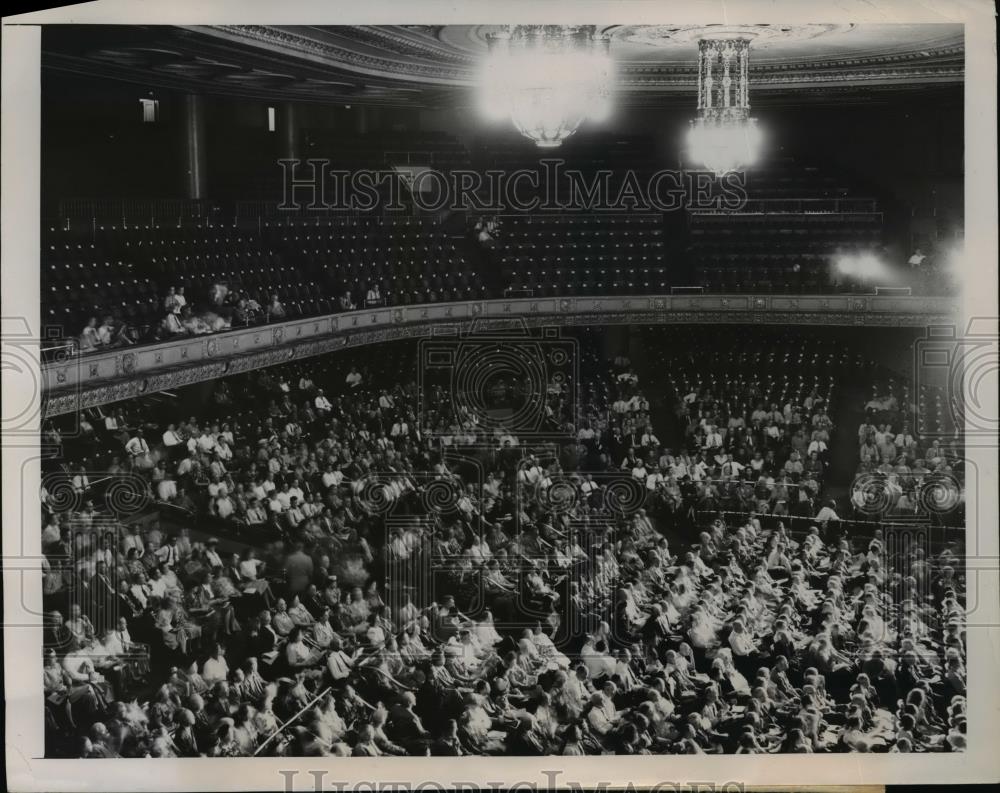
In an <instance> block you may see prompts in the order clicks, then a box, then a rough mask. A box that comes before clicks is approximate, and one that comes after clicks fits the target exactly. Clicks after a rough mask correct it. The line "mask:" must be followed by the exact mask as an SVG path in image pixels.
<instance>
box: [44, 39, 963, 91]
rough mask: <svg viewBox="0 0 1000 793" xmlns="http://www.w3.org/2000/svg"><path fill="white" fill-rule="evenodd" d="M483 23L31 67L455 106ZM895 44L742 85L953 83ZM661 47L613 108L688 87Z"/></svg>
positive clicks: (941, 62)
mask: <svg viewBox="0 0 1000 793" xmlns="http://www.w3.org/2000/svg"><path fill="white" fill-rule="evenodd" d="M490 27H491V26H480V27H479V28H472V27H470V28H469V29H468V31H467V32H463V31H458V32H459V33H461V34H462V35H460V36H459V37H458V39H457V40H455V39H452V40H449V39H448V38H447V33H446V31H447V30H448V28H447V27H446V26H436V27H432V28H430V29H425V28H418V27H416V26H384V27H378V26H343V27H331V28H321V27H312V28H309V27H299V28H281V27H274V26H266V25H220V26H190V27H165V28H163V29H162V30H159V31H157V32H156V34H155V38H153V39H149V40H144V41H141V42H137V41H135V40H122V41H121V42H117V41H114V40H112V41H108V40H107V37H104V38H101V39H100V41H98V42H96V43H95V45H94V47H93V48H92V49H89V50H88V49H87V48H86V47H85V46H79V45H76V44H74V41H75V40H73V39H69V40H60V41H61V42H62V43H61V44H59V43H56V44H53V45H52V46H53V47H54V49H51V50H45V51H43V60H42V63H43V66H45V67H46V68H50V69H56V70H63V71H68V72H73V73H77V74H89V75H91V76H95V77H99V78H107V79H115V80H121V81H126V82H131V83H136V84H142V85H149V86H151V87H156V88H164V89H173V90H181V91H192V92H205V93H212V94H221V95H228V96H234V97H240V98H257V99H261V98H265V99H268V100H270V99H296V100H300V101H306V102H317V101H319V102H324V101H325V102H336V103H341V102H344V103H353V102H356V103H358V104H367V105H371V106H380V107H399V106H402V105H404V104H405V105H409V106H414V105H418V106H425V107H447V106H454V105H455V104H456V102H457V103H458V104H459V105H460V106H464V105H465V104H466V103H467V102H466V99H467V98H466V97H464V96H463V95H460V94H458V93H457V92H462V91H467V90H468V89H470V88H471V87H473V86H475V85H476V83H477V80H478V68H477V63H478V59H479V58H480V57H481V55H482V52H480V48H484V47H485V43H484V41H479V40H477V39H476V38H475V35H477V34H476V31H477V30H480V29H482V30H487V29H490ZM611 29H613V28H611ZM453 36H454V31H453ZM86 43H87V42H86V40H85V39H81V44H82V45H86ZM60 46H61V47H62V49H60V48H59V47H60ZM630 46H633V47H634V46H636V45H630ZM683 46H685V47H687V46H688V45H687V44H684V45H683ZM906 46H907V47H909V49H906V50H900V48H899V45H896V46H895V47H894V48H893V49H892V51H888V52H872V53H870V54H865V53H862V54H857V53H850V54H848V55H846V56H845V57H825V58H811V59H809V58H795V59H793V60H791V61H777V60H767V59H761V58H757V59H755V60H754V62H753V64H752V65H751V73H752V80H753V90H754V92H755V93H757V94H758V95H765V96H766V95H767V94H768V93H773V92H780V91H788V92H789V97H788V101H789V102H790V103H793V104H794V101H795V99H796V97H795V96H794V95H791V94H792V92H794V91H803V92H804V91H807V90H809V89H810V88H815V87H819V86H822V87H823V88H824V89H825V90H828V91H831V92H834V91H836V92H838V94H839V95H840V96H843V94H844V91H845V89H846V90H850V89H852V88H854V89H857V90H859V91H869V90H871V89H872V88H875V87H878V89H879V90H883V91H887V92H888V91H895V90H897V89H900V88H907V87H910V88H920V87H923V86H926V85H930V84H937V85H943V84H949V83H956V84H957V83H960V82H961V81H962V80H963V79H964V48H963V47H962V46H961V42H960V41H951V40H946V41H945V42H944V43H943V44H942V42H941V40H940V39H938V40H937V41H929V42H928V46H927V47H925V48H923V49H921V48H920V46H921V43H920V42H911V43H908V44H907V45H906ZM676 47H677V45H674V48H675V49H676ZM649 49H650V50H651V51H653V49H654V48H653V46H652V45H651V46H650V48H649ZM484 51H485V49H483V52H484ZM765 53H766V50H765ZM669 55H670V57H671V60H670V61H668V62H653V63H646V62H643V61H641V60H629V59H628V57H624V58H621V56H620V60H619V62H618V76H617V80H616V83H617V86H618V90H619V91H620V101H621V103H622V105H623V106H633V107H634V106H640V107H641V106H644V104H645V103H647V102H648V101H649V98H648V96H644V94H648V93H649V92H653V91H659V92H662V93H663V94H664V95H669V96H670V97H671V98H672V97H673V95H674V94H677V95H680V94H682V93H685V92H687V91H689V90H691V88H692V86H693V85H694V83H695V80H696V59H694V58H690V59H688V58H681V57H679V54H677V53H673V52H671V53H669ZM394 56H395V57H394ZM469 101H471V100H469Z"/></svg>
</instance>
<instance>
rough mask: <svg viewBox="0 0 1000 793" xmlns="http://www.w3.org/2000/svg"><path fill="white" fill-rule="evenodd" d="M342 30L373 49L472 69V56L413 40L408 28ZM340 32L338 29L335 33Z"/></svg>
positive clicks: (435, 43) (349, 27)
mask: <svg viewBox="0 0 1000 793" xmlns="http://www.w3.org/2000/svg"><path fill="white" fill-rule="evenodd" d="M342 29H343V30H349V31H351V38H353V39H354V40H355V41H360V42H362V43H364V44H369V45H371V46H374V47H382V48H385V49H388V50H391V51H392V52H396V53H398V54H400V55H413V56H433V57H436V58H444V59H446V60H449V61H452V62H454V63H460V64H467V65H468V66H469V67H471V68H474V67H475V64H476V59H475V57H474V56H473V55H471V54H469V55H466V54H463V53H461V52H458V51H457V50H455V49H454V48H449V47H448V45H447V44H444V43H442V42H440V41H437V39H436V38H432V39H429V38H427V37H420V38H414V37H413V36H412V34H411V35H407V34H409V33H411V31H410V30H409V28H406V27H399V26H396V25H392V26H385V25H346V26H344V28H342ZM337 32H338V33H339V32H340V29H338V31H337Z"/></svg>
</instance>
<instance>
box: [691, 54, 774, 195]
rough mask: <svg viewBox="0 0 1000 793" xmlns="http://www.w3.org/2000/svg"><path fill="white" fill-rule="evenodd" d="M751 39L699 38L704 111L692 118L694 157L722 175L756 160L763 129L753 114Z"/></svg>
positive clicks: (700, 106) (700, 97) (700, 101)
mask: <svg viewBox="0 0 1000 793" xmlns="http://www.w3.org/2000/svg"><path fill="white" fill-rule="evenodd" d="M749 72H750V39H749V38H743V37H733V38H717V39H701V40H700V41H699V42H698V117H697V118H695V119H692V120H691V128H690V130H689V131H688V147H689V151H690V154H691V157H692V158H693V159H694V160H695V161H697V162H699V163H701V164H702V165H704V166H705V167H706V168H708V169H709V170H711V171H714V172H715V173H716V174H717V175H719V176H722V175H723V174H726V173H729V172H730V171H738V170H742V169H743V168H745V167H747V166H749V165H753V164H754V163H755V162H756V161H757V158H758V157H759V155H760V143H761V134H760V130H759V129H758V127H757V119H755V118H751V117H750V79H749Z"/></svg>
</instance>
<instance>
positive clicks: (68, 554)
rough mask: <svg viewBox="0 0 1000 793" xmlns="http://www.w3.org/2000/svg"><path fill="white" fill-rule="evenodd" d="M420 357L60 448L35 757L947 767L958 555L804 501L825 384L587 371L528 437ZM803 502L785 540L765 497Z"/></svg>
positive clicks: (248, 396)
mask: <svg viewBox="0 0 1000 793" xmlns="http://www.w3.org/2000/svg"><path fill="white" fill-rule="evenodd" d="M592 341H593V340H591V342H592ZM580 347H581V348H583V349H585V350H588V351H591V350H596V349H601V346H600V345H599V344H596V343H587V344H581V345H580ZM414 359H415V356H414V348H413V344H412V343H410V342H405V343H399V344H397V345H383V347H382V348H380V354H379V356H378V357H377V358H373V357H372V356H371V350H370V349H359V350H356V351H345V352H344V353H340V354H338V355H336V356H328V357H327V358H319V359H313V360H309V361H303V362H298V363H295V364H290V365H284V366H278V367H273V368H270V369H264V370H261V371H258V372H252V373H249V374H245V375H239V376H236V377H232V378H228V379H226V380H223V381H221V382H219V383H218V384H215V386H214V387H213V389H212V391H211V398H210V399H209V400H208V402H201V403H197V402H189V401H185V400H184V399H183V398H181V399H178V400H177V402H176V403H173V402H171V401H170V400H168V399H166V398H164V399H158V400H149V399H147V400H145V401H143V400H138V401H134V402H131V403H125V404H121V405H115V406H108V407H105V408H104V409H101V410H99V411H90V412H85V413H81V414H79V416H77V417H75V418H76V419H78V424H77V427H76V430H77V431H76V432H75V433H74V435H75V437H70V434H69V433H66V437H60V433H61V432H64V431H65V430H64V429H61V428H60V426H59V424H58V423H55V422H54V423H53V424H51V425H50V426H49V427H47V429H46V432H47V433H48V434H49V436H50V438H57V437H58V438H59V439H60V440H61V441H63V447H62V448H63V452H62V457H61V458H60V459H58V460H56V461H54V466H55V467H54V469H53V470H54V473H53V474H52V475H51V476H46V477H45V478H44V479H43V485H44V487H43V491H42V521H43V529H42V545H43V550H44V552H45V554H46V562H45V571H44V572H45V606H46V610H47V618H46V642H45V656H44V661H43V680H44V685H45V695H46V705H45V708H46V718H47V740H48V743H47V753H49V754H51V755H52V756H69V757H86V758H102V757H115V756H122V757H194V756H208V757H232V756H253V755H258V756H262V755H268V756H273V755H285V756H346V755H354V756H382V755H442V756H454V755H500V754H508V755H510V754H513V755H548V754H564V755H585V754H602V753H615V754H642V753H656V754H659V753H741V754H742V753H761V752H843V751H861V752H866V751H875V752H883V751H889V752H924V751H961V750H962V748H963V747H964V744H965V727H966V719H965V710H966V704H965V675H966V672H965V648H964V642H965V632H964V631H965V629H964V618H963V608H964V602H965V600H964V598H965V591H964V577H963V574H962V570H963V569H964V561H963V557H962V553H963V549H962V547H961V544H960V543H958V544H955V543H952V544H947V545H945V546H943V547H940V548H939V547H934V548H924V547H913V546H911V545H900V544H898V543H894V542H892V538H891V532H892V531H894V528H893V527H891V526H883V525H882V524H879V523H875V524H869V525H867V526H866V527H865V528H866V530H867V531H866V533H862V532H861V531H859V530H858V527H857V526H856V525H852V524H848V523H846V522H844V521H841V520H840V518H839V517H838V516H837V515H836V510H835V509H833V508H831V506H830V504H828V503H823V502H822V501H821V500H819V499H818V498H816V497H817V496H819V495H820V493H821V491H820V488H821V487H822V483H823V473H822V471H823V469H822V467H820V468H814V469H807V468H806V465H805V463H803V462H801V461H800V459H799V458H798V457H796V454H797V449H796V447H795V444H794V443H793V442H792V440H790V439H789V435H790V436H791V438H796V437H797V436H798V435H799V434H800V433H801V434H804V435H805V438H806V441H807V444H806V452H807V454H806V455H805V457H806V459H807V460H810V461H811V460H812V459H813V456H814V455H815V458H816V459H817V460H820V461H824V460H825V459H827V455H828V452H829V446H830V445H831V444H833V443H840V442H842V441H843V440H844V439H842V438H839V437H838V438H837V439H836V440H834V439H833V438H832V437H831V436H832V434H833V430H834V427H833V424H832V420H831V419H830V413H829V408H830V403H831V400H830V396H831V394H830V389H829V388H828V387H826V386H825V384H820V385H819V386H817V387H816V388H815V389H813V388H809V389H808V390H805V391H803V392H802V393H801V394H798V393H796V394H795V395H794V398H792V395H789V400H788V402H787V404H786V403H784V402H778V403H775V404H774V405H772V403H771V401H770V400H769V399H767V398H762V399H755V398H754V396H753V395H754V393H755V392H756V391H757V390H758V389H757V386H755V385H754V383H753V381H752V379H751V380H747V381H746V382H744V383H743V384H742V385H735V384H734V385H731V386H726V385H720V384H716V385H712V384H711V383H707V382H701V381H697V382H696V381H695V380H680V379H679V380H678V381H677V386H678V387H677V388H676V391H677V393H678V395H679V397H680V399H679V402H680V403H681V404H679V405H678V407H679V408H680V410H679V411H678V414H677V415H675V414H674V412H673V411H671V410H670V409H669V407H667V408H666V409H663V408H662V407H658V405H661V400H660V397H659V394H658V393H656V392H657V390H658V388H659V386H658V385H656V384H654V383H653V382H651V381H650V382H646V381H647V380H648V379H649V373H648V370H646V369H642V368H641V367H636V366H633V364H632V362H631V361H629V360H628V358H627V357H626V356H623V355H619V356H618V357H617V358H615V359H613V360H604V359H602V358H599V357H598V356H597V355H596V354H595V353H593V352H585V353H584V354H583V359H582V360H581V362H580V377H581V380H582V382H581V385H582V388H579V389H576V390H575V391H573V390H571V389H570V388H569V387H568V386H567V384H566V383H565V382H563V381H561V380H559V379H553V381H552V382H550V383H549V384H548V386H547V387H546V388H545V396H544V398H543V400H542V401H541V403H540V410H541V411H542V413H541V415H542V417H543V421H544V422H546V426H547V427H548V428H549V429H551V431H552V433H553V435H554V436H556V437H563V438H564V441H563V442H561V443H541V442H538V441H537V440H535V439H533V438H532V437H529V436H528V435H527V434H526V433H525V432H524V431H523V428H521V427H519V426H518V425H517V424H516V423H515V421H514V418H512V415H513V413H516V411H507V412H505V411H504V410H502V409H500V408H502V407H503V406H504V405H506V403H505V402H503V403H500V408H497V405H494V408H497V409H494V410H482V409H480V404H479V402H477V401H475V400H470V401H468V402H465V401H463V400H462V399H455V398H454V395H451V396H449V395H448V394H447V393H442V392H441V391H434V390H432V391H431V392H430V396H431V397H433V398H432V399H422V397H421V393H420V388H421V384H418V382H417V381H416V377H415V373H414V374H412V375H411V374H410V373H411V372H412V371H413V369H412V367H413V365H414V364H413V361H414ZM678 377H680V375H678ZM810 384H811V381H810ZM681 385H683V386H684V387H679V386H681ZM431 387H432V389H433V388H435V387H437V386H436V384H432V386H431ZM574 394H578V396H575V395H574ZM762 396H763V395H762ZM202 399H203V397H202ZM195 404H197V408H194V407H193V406H194V405H195ZM192 410H197V414H196V417H191V416H190V415H185V414H186V413H188V414H189V413H190V412H191V411H192ZM759 414H763V415H759ZM741 420H742V424H741ZM675 423H676V424H677V425H678V427H679V432H675V431H674V429H675V427H673V424H675ZM772 427H776V428H777V430H778V431H777V432H774V431H772V429H771V428H772ZM824 432H825V433H826V435H825V436H824V434H823V433H824ZM816 433H819V434H816ZM519 436H523V437H519ZM661 438H662V439H663V441H664V442H661ZM667 441H670V442H672V443H673V445H672V446H670V445H667ZM893 442H895V439H894V441H893ZM812 444H815V446H814V447H813V448H812V449H810V448H809V446H810V445H812ZM904 445H905V441H904ZM824 446H825V447H826V448H824ZM760 459H764V460H765V463H764V464H761V463H760ZM790 462H791V463H793V465H792V466H791V468H789V465H788V464H789V463H790ZM795 463H798V465H796V464H795ZM97 472H100V475H98V473H97ZM808 477H813V478H812V479H809V478H808ZM762 479H763V482H764V487H763V489H762V488H761V481H762ZM786 480H787V481H786ZM110 481H127V482H129V483H130V487H132V488H134V491H133V492H132V493H131V495H130V497H129V498H127V499H122V498H121V497H120V495H118V496H115V497H113V496H112V495H109V492H110V489H111V488H110V485H108V484H107V482H110ZM809 481H815V483H816V493H815V494H812V493H811V492H810V495H811V496H813V500H812V501H809V504H810V506H809V508H808V509H806V508H804V507H799V506H796V507H795V509H794V511H793V509H791V508H790V509H788V513H787V514H789V515H797V516H800V517H802V518H804V519H806V520H807V522H808V520H809V519H810V518H811V519H812V522H811V524H810V525H809V526H808V528H806V529H805V530H804V531H799V530H795V531H793V530H792V529H791V528H790V523H789V522H788V521H785V520H784V518H783V513H781V512H780V511H779V510H777V509H776V508H777V507H778V505H779V502H780V501H781V500H783V499H782V498H780V497H778V498H775V496H776V494H777V495H779V496H780V495H781V494H783V492H784V491H788V492H789V493H790V492H791V489H792V487H791V485H792V484H797V483H801V482H809ZM102 483H104V484H102ZM719 483H721V484H719ZM102 487H107V488H108V490H106V491H103V492H104V499H103V501H102V500H101V497H100V496H101V493H102V490H101V488H102ZM782 489H784V490H782ZM716 490H718V491H720V492H719V495H716V494H715V491H716ZM803 490H805V491H810V487H806V486H802V487H800V488H799V492H801V491H803ZM730 491H733V492H734V493H744V492H745V493H746V494H747V496H746V499H745V501H737V502H731V501H730V500H727V501H726V503H725V504H721V503H719V497H720V496H721V495H722V493H723V492H724V493H725V494H727V496H726V497H727V499H729V497H730V496H731V495H732V493H731V492H730ZM784 500H786V501H787V500H788V499H787V498H785V499H784ZM731 503H732V504H736V503H738V504H740V507H741V508H740V509H739V510H737V511H733V512H726V513H723V512H722V507H723V506H728V505H730V504H731ZM798 503H799V504H801V499H800V500H799V502H798ZM125 507H129V508H130V509H125ZM126 513H127V514H126ZM831 513H833V514H831Z"/></svg>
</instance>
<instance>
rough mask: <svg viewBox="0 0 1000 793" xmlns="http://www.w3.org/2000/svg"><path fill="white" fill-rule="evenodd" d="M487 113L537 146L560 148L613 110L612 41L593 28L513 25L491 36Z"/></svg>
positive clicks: (485, 96)
mask: <svg viewBox="0 0 1000 793" xmlns="http://www.w3.org/2000/svg"><path fill="white" fill-rule="evenodd" d="M487 41H488V42H489V47H490V53H489V57H488V58H487V61H486V69H485V75H484V79H483V92H482V109H483V111H484V112H485V114H486V115H487V116H488V117H490V118H494V119H502V118H509V119H510V120H511V121H512V122H513V123H514V126H515V127H517V130H518V131H519V132H520V133H521V134H522V135H524V136H525V137H526V138H530V139H531V140H533V141H534V142H535V144H536V145H537V146H540V147H542V148H551V147H554V146H559V145H560V144H561V143H562V142H563V141H564V140H566V138H568V137H569V136H570V135H572V134H573V133H574V132H576V131H577V129H578V128H579V127H580V125H581V124H582V123H583V122H584V121H586V120H588V119H589V120H592V121H599V120H601V119H602V118H605V117H607V115H608V113H609V112H610V97H611V72H612V69H611V58H610V56H609V54H608V40H607V38H605V37H602V36H598V35H596V34H595V30H594V26H593V25H511V26H509V27H507V28H506V29H504V30H503V31H501V32H498V33H493V34H489V35H488V36H487Z"/></svg>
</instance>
